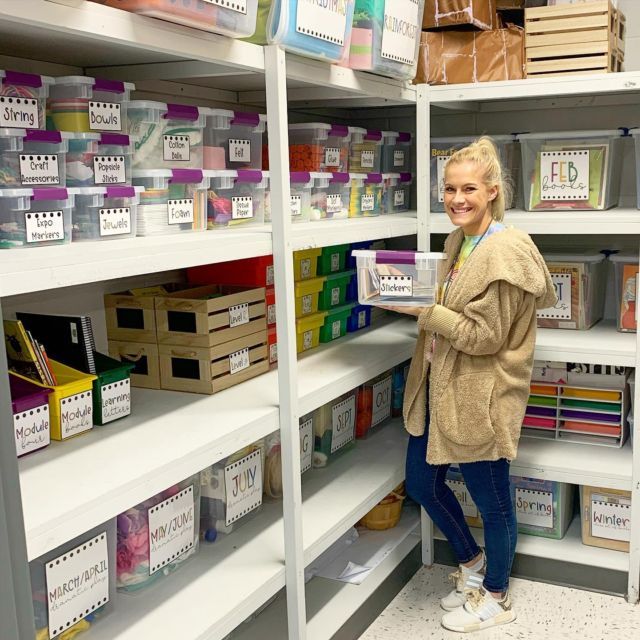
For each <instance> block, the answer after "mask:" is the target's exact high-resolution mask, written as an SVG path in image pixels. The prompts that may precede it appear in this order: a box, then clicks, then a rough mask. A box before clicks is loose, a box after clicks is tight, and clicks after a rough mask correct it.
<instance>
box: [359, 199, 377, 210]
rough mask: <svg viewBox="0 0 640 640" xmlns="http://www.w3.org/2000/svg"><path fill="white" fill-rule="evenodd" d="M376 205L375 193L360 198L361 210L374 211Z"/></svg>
mask: <svg viewBox="0 0 640 640" xmlns="http://www.w3.org/2000/svg"><path fill="white" fill-rule="evenodd" d="M374 206H375V198H374V196H373V195H365V196H362V198H361V199H360V210H361V211H373V209H374Z"/></svg>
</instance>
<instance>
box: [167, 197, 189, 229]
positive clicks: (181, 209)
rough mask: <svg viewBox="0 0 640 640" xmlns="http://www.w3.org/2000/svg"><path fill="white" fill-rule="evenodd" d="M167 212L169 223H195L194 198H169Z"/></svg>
mask: <svg viewBox="0 0 640 640" xmlns="http://www.w3.org/2000/svg"><path fill="white" fill-rule="evenodd" d="M167 213H168V214H169V220H168V223H169V224H183V223H187V224H193V198H184V199H182V200H168V201H167Z"/></svg>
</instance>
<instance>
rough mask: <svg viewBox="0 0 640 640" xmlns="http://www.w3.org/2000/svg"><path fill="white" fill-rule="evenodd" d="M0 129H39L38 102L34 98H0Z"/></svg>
mask: <svg viewBox="0 0 640 640" xmlns="http://www.w3.org/2000/svg"><path fill="white" fill-rule="evenodd" d="M0 127H18V128H19V129H39V128H40V116H39V110H38V101H37V100H35V99H33V98H13V97H10V96H0Z"/></svg>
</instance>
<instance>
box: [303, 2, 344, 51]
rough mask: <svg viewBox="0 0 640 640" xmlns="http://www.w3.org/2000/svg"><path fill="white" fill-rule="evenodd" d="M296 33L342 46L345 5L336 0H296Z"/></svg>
mask: <svg viewBox="0 0 640 640" xmlns="http://www.w3.org/2000/svg"><path fill="white" fill-rule="evenodd" d="M297 9H298V10H297V12H296V31H297V32H298V33H302V34H304V35H305V36H309V37H310V38H318V39H320V40H325V41H326V42H331V43H332V44H336V45H339V46H342V45H343V44H344V33H345V31H346V27H347V3H346V2H341V1H338V0H327V1H325V2H318V0H298V6H297Z"/></svg>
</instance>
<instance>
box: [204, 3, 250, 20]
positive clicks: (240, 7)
mask: <svg viewBox="0 0 640 640" xmlns="http://www.w3.org/2000/svg"><path fill="white" fill-rule="evenodd" d="M202 1H203V2H208V3H209V4H215V5H216V6H218V7H222V8H223V9H227V10H228V11H235V12H236V13H244V14H245V15H246V13H247V0H232V1H230V0H202ZM223 15H224V14H221V19H223Z"/></svg>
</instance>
